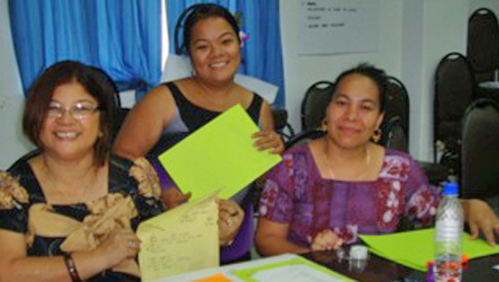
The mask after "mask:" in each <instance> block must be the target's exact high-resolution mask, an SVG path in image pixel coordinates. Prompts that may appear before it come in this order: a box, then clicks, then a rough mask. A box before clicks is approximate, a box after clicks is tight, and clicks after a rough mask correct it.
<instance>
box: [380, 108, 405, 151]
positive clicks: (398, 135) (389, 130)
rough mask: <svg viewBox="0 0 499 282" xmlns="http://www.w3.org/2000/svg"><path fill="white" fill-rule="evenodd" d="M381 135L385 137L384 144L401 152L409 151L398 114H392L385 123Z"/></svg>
mask: <svg viewBox="0 0 499 282" xmlns="http://www.w3.org/2000/svg"><path fill="white" fill-rule="evenodd" d="M383 136H384V139H385V143H384V146H385V147H386V148H391V149H395V150H399V151H402V152H406V153H408V152H409V138H408V136H407V134H406V133H405V130H404V127H403V126H402V121H401V119H400V117H399V116H392V117H391V118H389V120H388V121H387V122H386V123H385V127H384V131H383Z"/></svg>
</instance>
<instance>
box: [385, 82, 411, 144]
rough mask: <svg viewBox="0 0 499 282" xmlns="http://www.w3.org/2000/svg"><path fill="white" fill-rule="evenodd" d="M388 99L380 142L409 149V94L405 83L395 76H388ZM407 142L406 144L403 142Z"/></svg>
mask: <svg viewBox="0 0 499 282" xmlns="http://www.w3.org/2000/svg"><path fill="white" fill-rule="evenodd" d="M387 92H388V97H387V98H388V100H387V101H386V108H385V117H384V119H383V123H382V124H381V126H380V127H381V131H382V132H383V134H382V135H381V139H380V141H379V144H381V145H384V146H385V147H388V148H391V146H392V145H393V146H395V147H393V148H394V149H398V150H402V151H404V152H408V151H409V95H408V93H407V89H406V88H405V86H404V84H403V83H402V82H401V81H400V80H398V79H397V78H395V77H393V76H389V77H388V88H387ZM403 143H405V144H403Z"/></svg>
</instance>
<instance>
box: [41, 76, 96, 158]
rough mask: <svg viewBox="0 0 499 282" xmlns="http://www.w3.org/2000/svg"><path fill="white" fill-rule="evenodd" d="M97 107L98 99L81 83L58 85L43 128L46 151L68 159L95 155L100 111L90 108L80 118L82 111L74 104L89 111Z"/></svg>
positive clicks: (43, 141)
mask: <svg viewBox="0 0 499 282" xmlns="http://www.w3.org/2000/svg"><path fill="white" fill-rule="evenodd" d="M98 106H99V104H98V102H97V100H96V99H95V98H94V97H92V96H91V95H90V94H89V93H88V92H87V90H85V88H83V86H81V85H80V84H79V83H77V82H70V83H66V84H62V85H60V86H58V87H57V88H56V89H55V91H54V95H53V96H52V100H51V102H50V106H49V110H48V113H47V116H46V117H45V119H44V121H43V126H42V129H41V131H40V141H41V143H42V144H43V150H44V152H45V153H48V154H51V155H55V156H57V157H58V158H61V159H65V160H72V159H78V158H83V157H85V156H87V154H92V155H93V154H94V145H95V143H96V141H97V138H98V136H99V131H100V130H99V123H100V113H99V111H97V110H95V111H89V112H87V113H85V114H84V115H83V116H81V118H77V117H78V116H79V115H80V114H81V113H80V114H79V113H75V109H76V108H75V107H79V108H80V110H81V109H83V108H85V109H87V110H88V109H95V108H96V107H98ZM61 108H62V109H63V110H62V114H61V115H60V116H59V117H58V116H57V114H56V113H57V112H61V111H60V109H61ZM64 109H65V110H64Z"/></svg>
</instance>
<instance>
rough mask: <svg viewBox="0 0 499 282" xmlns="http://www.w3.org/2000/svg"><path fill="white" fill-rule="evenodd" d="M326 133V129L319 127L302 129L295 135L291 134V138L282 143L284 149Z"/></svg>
mask: <svg viewBox="0 0 499 282" xmlns="http://www.w3.org/2000/svg"><path fill="white" fill-rule="evenodd" d="M324 135H326V131H324V130H321V129H318V128H316V129H310V130H307V131H302V132H300V133H298V134H296V135H295V136H293V137H292V138H291V139H289V140H288V141H287V142H286V144H284V147H285V148H286V149H290V148H294V147H298V146H300V145H302V144H305V143H308V142H310V141H312V140H314V139H317V138H320V137H322V136H324Z"/></svg>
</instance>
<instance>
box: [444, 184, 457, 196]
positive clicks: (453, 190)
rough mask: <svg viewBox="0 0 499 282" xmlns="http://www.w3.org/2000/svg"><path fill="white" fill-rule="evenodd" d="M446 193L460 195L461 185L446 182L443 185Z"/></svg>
mask: <svg viewBox="0 0 499 282" xmlns="http://www.w3.org/2000/svg"><path fill="white" fill-rule="evenodd" d="M442 193H443V194H444V195H451V196H452V195H458V194H459V185H457V183H456V182H445V183H444V185H443V192H442Z"/></svg>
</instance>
